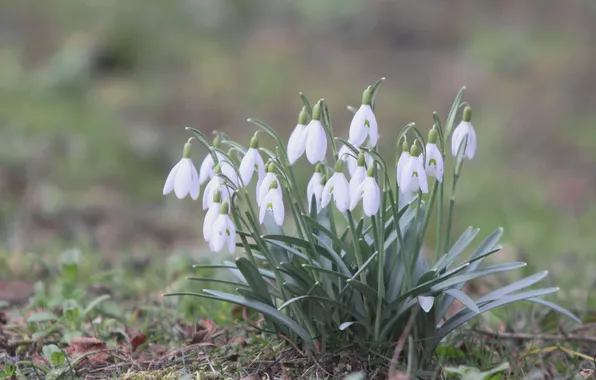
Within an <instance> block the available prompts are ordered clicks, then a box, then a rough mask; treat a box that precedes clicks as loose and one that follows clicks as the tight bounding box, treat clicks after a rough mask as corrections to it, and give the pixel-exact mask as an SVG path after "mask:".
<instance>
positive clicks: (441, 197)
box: [435, 182, 445, 263]
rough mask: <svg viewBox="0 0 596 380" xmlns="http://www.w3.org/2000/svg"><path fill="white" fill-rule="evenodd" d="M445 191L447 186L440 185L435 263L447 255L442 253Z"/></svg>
mask: <svg viewBox="0 0 596 380" xmlns="http://www.w3.org/2000/svg"><path fill="white" fill-rule="evenodd" d="M444 189H445V185H444V183H443V182H441V183H440V184H439V213H438V215H437V241H436V242H435V263H436V262H437V261H439V257H440V256H441V255H442V254H444V253H445V251H443V252H441V247H442V245H441V241H442V240H443V236H442V232H443V201H444V195H443V194H444Z"/></svg>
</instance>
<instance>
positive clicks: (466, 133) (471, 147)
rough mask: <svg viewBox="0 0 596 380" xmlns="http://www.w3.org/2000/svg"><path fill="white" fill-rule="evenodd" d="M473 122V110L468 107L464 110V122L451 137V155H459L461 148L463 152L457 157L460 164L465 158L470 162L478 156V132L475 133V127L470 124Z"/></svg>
mask: <svg viewBox="0 0 596 380" xmlns="http://www.w3.org/2000/svg"><path fill="white" fill-rule="evenodd" d="M471 120H472V109H471V108H470V107H469V106H468V107H466V108H464V115H463V118H462V121H461V122H460V123H459V125H458V126H457V127H456V128H455V131H453V135H452V137H451V153H452V154H453V157H455V156H457V155H458V151H459V149H460V146H461V145H462V144H463V146H462V147H461V149H462V151H461V152H460V153H459V156H458V157H457V160H458V162H460V161H461V160H462V159H463V158H464V157H466V158H467V159H468V160H471V159H472V158H474V155H475V154H476V132H475V131H474V127H473V126H472V123H471V122H470V121H471Z"/></svg>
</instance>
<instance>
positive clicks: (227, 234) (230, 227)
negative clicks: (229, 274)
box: [208, 214, 236, 253]
mask: <svg viewBox="0 0 596 380" xmlns="http://www.w3.org/2000/svg"><path fill="white" fill-rule="evenodd" d="M208 241H209V248H210V249H211V251H213V252H221V251H223V250H224V249H227V250H228V252H230V253H234V251H235V249H236V228H235V226H234V223H232V220H231V219H230V217H229V216H228V215H227V214H219V215H218V217H217V218H216V219H215V222H214V223H213V228H212V231H211V237H210V238H209V240H208Z"/></svg>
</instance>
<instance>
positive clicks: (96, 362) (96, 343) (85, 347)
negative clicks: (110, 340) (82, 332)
mask: <svg viewBox="0 0 596 380" xmlns="http://www.w3.org/2000/svg"><path fill="white" fill-rule="evenodd" d="M107 349H108V346H107V345H106V344H105V343H104V342H103V341H101V340H99V339H97V338H93V337H78V338H72V339H71V340H70V344H69V346H68V348H67V349H66V352H67V353H68V354H69V355H70V356H72V357H73V358H75V359H76V358H78V357H79V356H82V355H85V354H87V353H88V352H93V351H100V350H107ZM85 359H86V360H88V361H89V364H91V365H93V366H101V365H108V364H111V363H112V359H111V357H110V355H109V354H108V353H106V352H99V353H97V354H92V355H89V356H87V357H86V358H85Z"/></svg>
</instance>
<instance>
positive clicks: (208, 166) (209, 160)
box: [199, 153, 215, 186]
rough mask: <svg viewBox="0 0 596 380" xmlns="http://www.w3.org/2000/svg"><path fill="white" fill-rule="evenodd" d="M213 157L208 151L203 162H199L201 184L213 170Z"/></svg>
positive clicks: (211, 175) (212, 173)
mask: <svg viewBox="0 0 596 380" xmlns="http://www.w3.org/2000/svg"><path fill="white" fill-rule="evenodd" d="M214 165H215V164H214V162H213V157H211V154H210V153H207V155H206V156H205V158H204V159H203V162H202V163H201V167H200V168H199V184H200V185H201V186H202V185H203V184H204V183H205V182H206V181H207V180H208V179H211V178H212V177H213V175H214V174H215V172H214V171H213V166H214Z"/></svg>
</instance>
